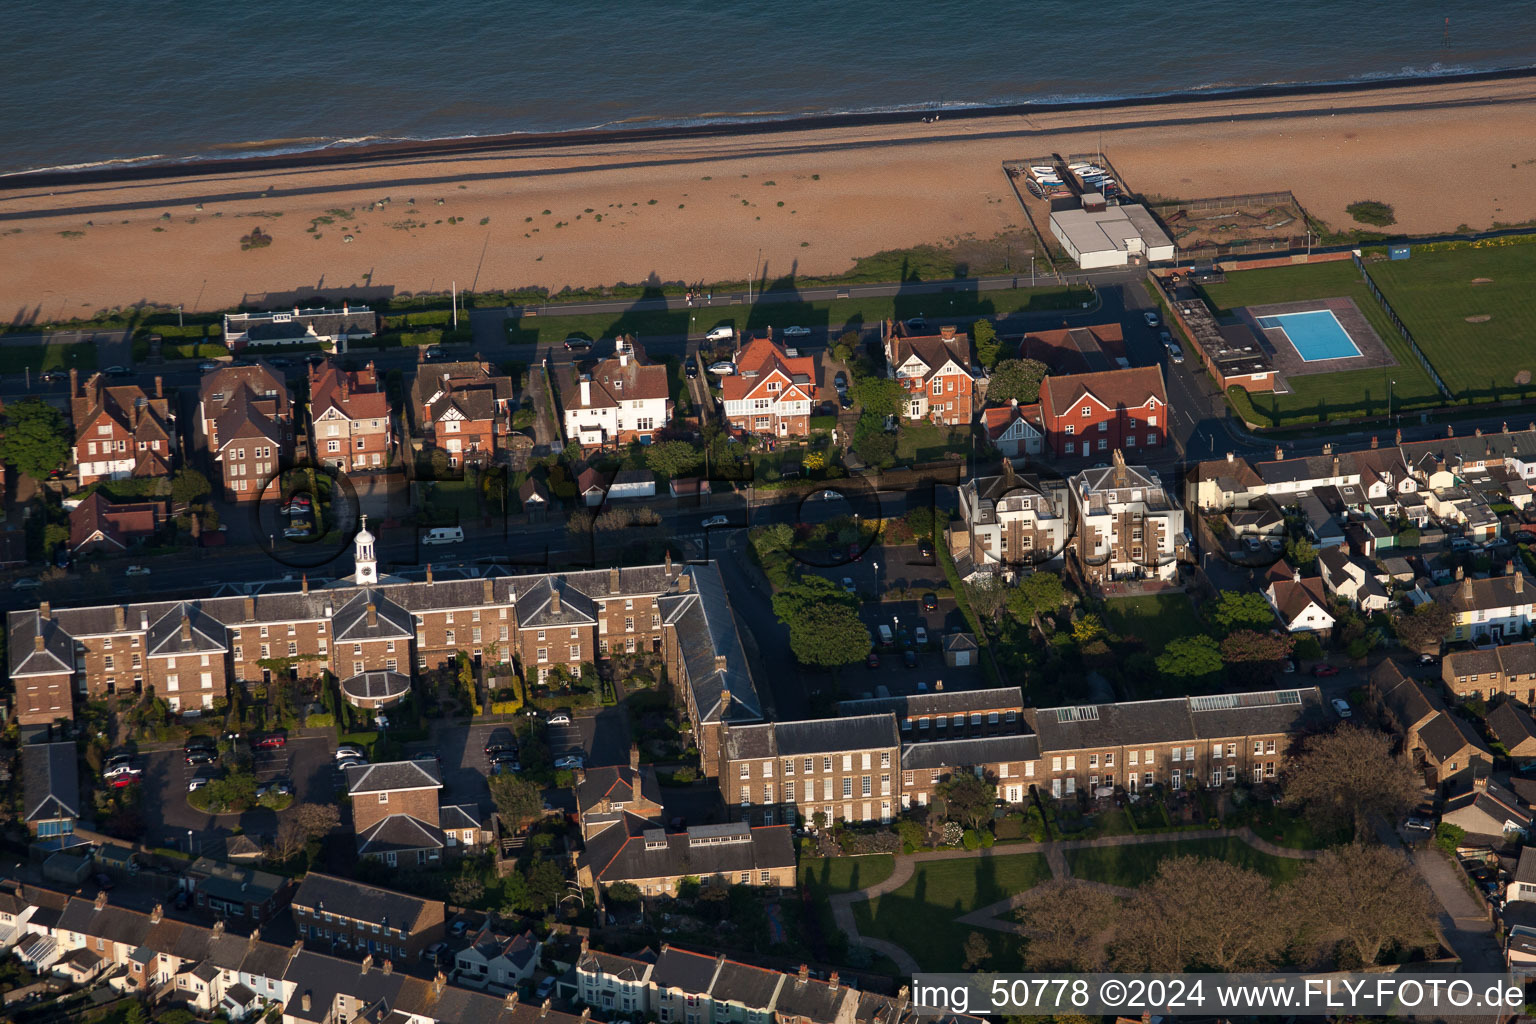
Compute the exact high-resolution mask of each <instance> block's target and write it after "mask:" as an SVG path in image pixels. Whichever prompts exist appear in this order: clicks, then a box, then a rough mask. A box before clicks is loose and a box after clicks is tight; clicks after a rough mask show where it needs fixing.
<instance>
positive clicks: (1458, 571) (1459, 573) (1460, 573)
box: [1456, 565, 1467, 580]
mask: <svg viewBox="0 0 1536 1024" xmlns="http://www.w3.org/2000/svg"><path fill="white" fill-rule="evenodd" d="M1466 574H1467V570H1465V569H1463V568H1462V567H1461V566H1459V565H1458V566H1457V567H1456V579H1457V580H1460V579H1461V578H1462V577H1464V576H1465V575H1466Z"/></svg>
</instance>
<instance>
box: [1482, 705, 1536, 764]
mask: <svg viewBox="0 0 1536 1024" xmlns="http://www.w3.org/2000/svg"><path fill="white" fill-rule="evenodd" d="M1488 728H1489V729H1490V730H1491V731H1492V732H1493V735H1494V738H1495V739H1497V740H1498V741H1499V742H1500V743H1502V744H1503V745H1504V748H1505V749H1506V750H1508V751H1510V752H1511V753H1513V752H1514V751H1515V749H1516V748H1517V747H1519V746H1520V745H1521V744H1523V743H1530V742H1532V741H1536V720H1533V719H1532V718H1531V716H1530V714H1529V713H1528V712H1527V711H1526V710H1525V709H1524V708H1522V707H1521V706H1520V705H1518V704H1516V703H1515V702H1514V701H1512V700H1506V701H1501V702H1500V703H1499V705H1498V706H1497V707H1495V708H1494V709H1493V710H1492V711H1490V712H1488Z"/></svg>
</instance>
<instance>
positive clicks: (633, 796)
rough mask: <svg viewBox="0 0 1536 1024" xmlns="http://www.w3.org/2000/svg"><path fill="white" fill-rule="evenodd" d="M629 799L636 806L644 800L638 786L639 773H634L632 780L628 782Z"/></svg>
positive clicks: (642, 791) (643, 795) (640, 788)
mask: <svg viewBox="0 0 1536 1024" xmlns="http://www.w3.org/2000/svg"><path fill="white" fill-rule="evenodd" d="M634 760H639V758H638V757H636V758H634ZM629 799H630V800H631V801H632V802H633V803H636V804H638V803H641V802H642V801H644V800H645V793H644V790H643V788H642V787H641V785H640V773H639V772H638V771H637V772H635V776H634V778H632V779H630V780H629Z"/></svg>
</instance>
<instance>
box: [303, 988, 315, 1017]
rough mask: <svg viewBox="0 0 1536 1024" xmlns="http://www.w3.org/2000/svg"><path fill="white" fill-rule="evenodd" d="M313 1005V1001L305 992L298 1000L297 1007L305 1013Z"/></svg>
mask: <svg viewBox="0 0 1536 1024" xmlns="http://www.w3.org/2000/svg"><path fill="white" fill-rule="evenodd" d="M313 1003H314V1000H313V999H312V998H311V996H310V994H309V993H308V992H305V993H304V995H303V996H301V997H300V998H299V1005H300V1006H301V1007H303V1008H304V1010H305V1011H306V1012H307V1011H308V1010H309V1008H310V1007H311V1006H312V1005H313Z"/></svg>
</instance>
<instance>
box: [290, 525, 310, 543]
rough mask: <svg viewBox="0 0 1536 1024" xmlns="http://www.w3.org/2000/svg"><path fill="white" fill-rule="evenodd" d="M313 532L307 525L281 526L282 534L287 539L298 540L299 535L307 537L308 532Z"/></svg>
mask: <svg viewBox="0 0 1536 1024" xmlns="http://www.w3.org/2000/svg"><path fill="white" fill-rule="evenodd" d="M314 532H315V531H314V530H311V529H310V528H309V527H307V526H285V527H283V536H284V537H286V538H287V539H289V540H298V539H299V538H301V537H308V536H309V535H310V534H312V533H314Z"/></svg>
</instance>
